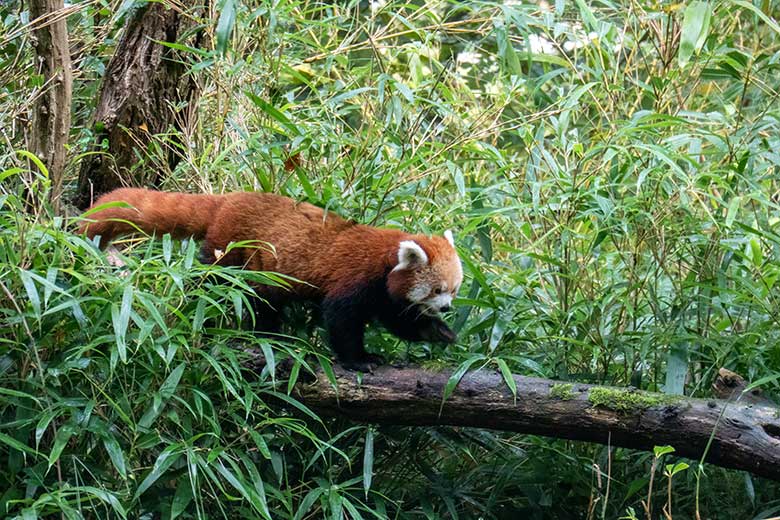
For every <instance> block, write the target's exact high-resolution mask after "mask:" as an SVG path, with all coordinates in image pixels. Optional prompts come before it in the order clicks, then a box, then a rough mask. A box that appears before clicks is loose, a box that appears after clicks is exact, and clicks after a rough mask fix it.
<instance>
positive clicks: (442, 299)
mask: <svg viewBox="0 0 780 520" xmlns="http://www.w3.org/2000/svg"><path fill="white" fill-rule="evenodd" d="M451 304H452V295H451V294H450V293H443V294H439V295H437V296H435V297H433V298H431V299H430V300H429V305H431V306H432V307H434V308H435V309H441V308H442V307H449V306H450V305H451Z"/></svg>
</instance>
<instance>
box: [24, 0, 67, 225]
mask: <svg viewBox="0 0 780 520" xmlns="http://www.w3.org/2000/svg"><path fill="white" fill-rule="evenodd" d="M64 9H65V4H64V2H63V0H30V18H32V19H33V22H32V25H33V27H34V29H33V35H34V37H35V54H36V57H37V60H38V63H37V69H38V74H40V75H41V76H42V77H43V82H44V83H43V87H42V92H41V93H40V94H39V95H38V96H37V97H36V98H35V102H34V103H33V109H32V111H33V115H32V128H31V133H30V149H31V151H32V152H33V153H34V154H35V155H36V156H37V157H38V158H39V159H40V160H41V161H42V162H43V164H44V165H45V166H46V168H47V169H48V171H49V179H50V180H51V191H50V194H49V199H50V202H51V204H52V208H53V209H54V211H55V212H59V209H60V199H61V196H62V177H63V174H64V170H65V158H66V155H65V145H66V144H67V142H68V134H69V132H70V103H71V98H72V94H73V75H72V73H71V65H70V47H69V45H68V28H67V25H66V18H65V16H64V15H61V13H62V12H64ZM30 194H31V196H34V195H33V194H32V192H30Z"/></svg>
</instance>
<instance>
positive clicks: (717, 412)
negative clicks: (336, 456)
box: [297, 367, 780, 480]
mask: <svg viewBox="0 0 780 520" xmlns="http://www.w3.org/2000/svg"><path fill="white" fill-rule="evenodd" d="M335 370H336V376H337V381H338V387H337V389H334V387H333V386H332V385H331V384H330V382H329V381H328V378H327V377H326V376H325V374H323V373H322V372H319V373H318V374H317V378H316V380H314V381H310V382H307V383H299V384H298V386H297V391H298V398H299V399H301V401H302V402H304V403H305V404H306V405H307V406H308V407H310V408H311V409H313V410H315V411H317V412H319V413H321V414H323V415H331V416H345V417H349V418H351V419H353V420H356V421H360V422H368V423H380V424H396V425H412V426H433V425H449V426H470V427H475V428H488V429H494V430H506V431H513V432H519V433H529V434H534V435H543V436H547V437H555V438H560V439H571V440H579V441H589V442H597V443H601V444H610V445H612V446H620V447H625V448H633V449H639V450H652V449H653V447H654V446H661V445H671V446H673V447H674V448H675V452H676V454H678V455H681V456H684V457H689V458H691V459H695V460H699V459H701V458H702V456H703V455H704V454H705V453H706V458H705V460H706V461H707V462H709V463H712V464H716V465H719V466H723V467H727V468H734V469H741V470H746V471H749V472H751V473H754V474H756V475H759V476H762V477H766V478H770V479H773V480H780V409H778V408H776V407H773V406H766V405H757V404H751V403H742V402H740V401H725V400H720V399H711V400H707V399H691V398H685V397H680V396H669V395H664V394H654V393H650V392H641V391H636V390H631V389H618V388H609V387H599V386H595V385H586V384H579V383H573V384H571V383H563V382H558V381H551V380H548V379H539V378H534V377H525V376H514V381H515V384H516V385H517V399H516V400H515V399H514V397H513V396H512V393H511V391H510V390H509V389H508V387H507V385H506V383H505V382H504V380H503V378H502V376H501V375H500V374H498V373H495V372H489V371H485V370H480V371H477V372H472V373H468V374H466V375H465V376H464V377H463V379H462V380H461V382H460V384H459V385H458V387H457V388H456V390H455V391H454V393H453V394H452V395H451V396H450V397H449V398H448V399H447V400H446V401H445V402H444V403H442V395H443V392H444V388H445V386H446V384H447V381H448V379H449V377H450V373H447V372H430V371H426V370H422V369H415V368H405V369H396V368H391V367H381V368H380V369H378V370H377V371H376V372H375V373H373V374H365V375H363V377H362V381H361V382H360V383H358V382H357V379H356V374H355V373H354V372H349V371H345V370H343V369H341V368H340V367H335ZM710 439H711V440H712V442H711V444H710ZM708 444H709V448H708Z"/></svg>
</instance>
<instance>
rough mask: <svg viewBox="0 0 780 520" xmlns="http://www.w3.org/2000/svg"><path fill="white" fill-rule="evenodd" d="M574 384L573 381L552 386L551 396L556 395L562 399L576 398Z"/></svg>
mask: <svg viewBox="0 0 780 520" xmlns="http://www.w3.org/2000/svg"><path fill="white" fill-rule="evenodd" d="M573 388H574V385H573V384H571V383H559V384H557V385H552V387H550V397H555V398H556V399H560V400H562V401H569V400H571V399H574V390H573Z"/></svg>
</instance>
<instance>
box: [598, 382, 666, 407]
mask: <svg viewBox="0 0 780 520" xmlns="http://www.w3.org/2000/svg"><path fill="white" fill-rule="evenodd" d="M679 400H680V398H679V397H677V396H674V395H666V394H655V393H649V392H637V391H635V390H621V389H617V388H604V387H595V388H591V389H590V392H589V393H588V401H590V403H591V404H592V405H593V406H598V407H601V408H608V409H610V410H616V411H618V412H634V411H641V410H646V409H647V408H653V407H656V406H669V405H672V404H675V403H677V402H679Z"/></svg>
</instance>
